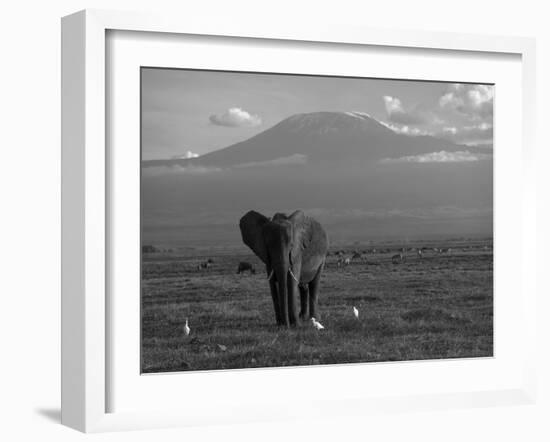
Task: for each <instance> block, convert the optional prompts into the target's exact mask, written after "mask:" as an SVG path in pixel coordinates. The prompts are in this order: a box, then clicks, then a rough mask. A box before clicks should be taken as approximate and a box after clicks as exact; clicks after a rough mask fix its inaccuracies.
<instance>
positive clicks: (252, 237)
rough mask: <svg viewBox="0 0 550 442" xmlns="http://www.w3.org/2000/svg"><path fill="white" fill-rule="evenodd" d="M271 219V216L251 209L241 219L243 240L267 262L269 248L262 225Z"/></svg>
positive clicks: (240, 225)
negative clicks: (268, 216) (266, 244)
mask: <svg viewBox="0 0 550 442" xmlns="http://www.w3.org/2000/svg"><path fill="white" fill-rule="evenodd" d="M268 221H269V218H267V217H266V216H264V215H262V214H261V213H258V212H255V211H254V210H251V211H250V212H248V213H247V214H246V215H244V216H243V217H242V218H241V220H240V221H239V227H240V229H241V235H242V237H243V242H244V243H245V244H246V245H247V246H248V247H250V249H251V250H252V251H253V252H254V253H255V254H256V255H257V256H258V258H260V259H261V260H262V261H263V262H264V263H266V264H267V248H266V246H265V241H264V238H263V236H262V227H263V226H264V225H265V223H267V222H268Z"/></svg>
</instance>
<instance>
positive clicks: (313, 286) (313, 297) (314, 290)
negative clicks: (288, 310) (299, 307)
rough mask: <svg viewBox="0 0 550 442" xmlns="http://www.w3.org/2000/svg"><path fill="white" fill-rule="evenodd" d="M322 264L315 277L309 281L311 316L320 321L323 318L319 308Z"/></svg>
mask: <svg viewBox="0 0 550 442" xmlns="http://www.w3.org/2000/svg"><path fill="white" fill-rule="evenodd" d="M322 268H323V267H322V266H321V267H319V270H318V271H317V274H316V275H315V278H313V280H312V281H311V282H310V283H309V316H310V317H311V318H315V319H317V320H318V321H319V320H320V319H321V314H320V313H319V311H318V308H317V299H318V297H319V285H320V284H319V283H320V281H321V271H322Z"/></svg>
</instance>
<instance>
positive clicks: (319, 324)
mask: <svg viewBox="0 0 550 442" xmlns="http://www.w3.org/2000/svg"><path fill="white" fill-rule="evenodd" d="M311 323H312V324H313V327H315V328H316V329H317V330H323V329H324V328H325V327H323V325H322V324H321V323H320V322H317V320H316V319H315V318H311Z"/></svg>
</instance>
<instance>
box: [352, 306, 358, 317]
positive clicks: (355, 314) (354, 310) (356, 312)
mask: <svg viewBox="0 0 550 442" xmlns="http://www.w3.org/2000/svg"><path fill="white" fill-rule="evenodd" d="M353 316H355V317H356V318H357V319H359V310H357V308H355V307H353Z"/></svg>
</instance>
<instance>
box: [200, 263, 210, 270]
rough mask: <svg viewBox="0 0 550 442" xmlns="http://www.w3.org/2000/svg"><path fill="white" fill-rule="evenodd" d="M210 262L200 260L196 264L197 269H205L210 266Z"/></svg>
mask: <svg viewBox="0 0 550 442" xmlns="http://www.w3.org/2000/svg"><path fill="white" fill-rule="evenodd" d="M210 265H211V264H210V263H209V262H208V261H205V262H201V263H200V264H199V265H198V266H197V270H203V269H207V268H208V267H210Z"/></svg>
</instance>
